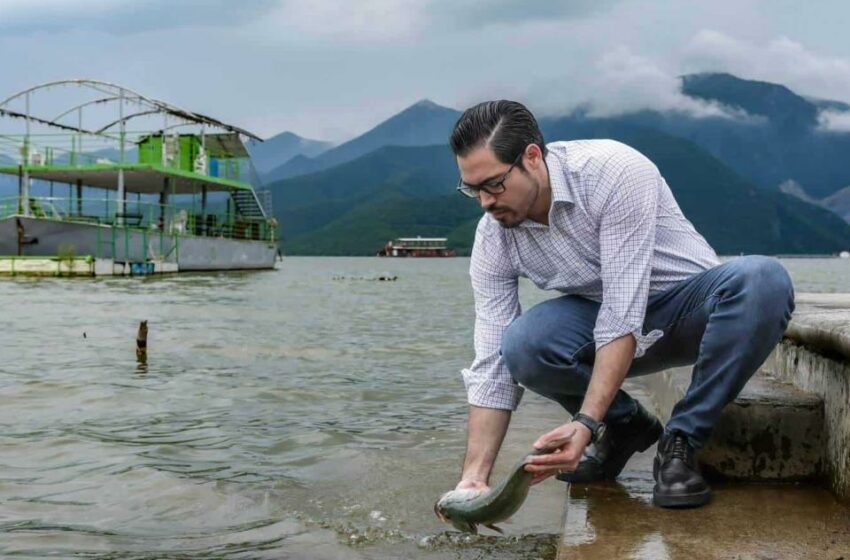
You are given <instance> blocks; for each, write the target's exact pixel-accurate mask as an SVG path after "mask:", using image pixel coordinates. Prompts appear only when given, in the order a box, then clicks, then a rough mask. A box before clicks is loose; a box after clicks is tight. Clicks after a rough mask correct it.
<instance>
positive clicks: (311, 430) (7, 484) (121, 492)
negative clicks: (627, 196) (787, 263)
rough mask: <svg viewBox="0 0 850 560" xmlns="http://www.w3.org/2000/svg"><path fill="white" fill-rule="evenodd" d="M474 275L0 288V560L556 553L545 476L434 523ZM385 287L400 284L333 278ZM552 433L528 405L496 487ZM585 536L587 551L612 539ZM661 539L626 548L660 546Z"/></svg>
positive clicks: (460, 267) (239, 277) (455, 470)
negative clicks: (485, 527) (496, 530)
mask: <svg viewBox="0 0 850 560" xmlns="http://www.w3.org/2000/svg"><path fill="white" fill-rule="evenodd" d="M839 266H844V267H845V268H850V261H838V260H835V261H818V262H814V261H806V262H805V263H802V264H800V265H799V266H798V265H797V264H796V263H795V264H793V266H791V267H790V268H791V270H792V274H793V275H794V276H795V280H797V282H798V290H800V291H805V290H810V291H818V290H819V291H850V286H846V287H841V285H840V283H839V278H842V276H841V274H839V272H840V271H837V268H836V267H839ZM467 267H468V261H467V260H465V259H434V260H393V259H313V258H290V259H286V260H285V261H284V262H283V266H282V268H281V270H278V271H270V272H261V273H228V274H204V275H186V276H174V277H165V278H115V279H96V280H84V279H79V280H53V279H38V280H33V279H30V280H27V279H14V280H5V281H3V282H0V297H2V301H3V302H4V304H5V305H4V311H5V318H6V321H5V328H4V329H2V330H0V348H2V349H3V350H4V360H3V362H2V364H0V504H1V505H0V555H3V556H16V557H33V558H35V557H42V556H45V555H54V556H82V557H90V558H161V557H163V554H162V553H163V552H168V557H169V558H184V557H185V558H189V557H191V558H204V557H208V558H213V557H215V558H221V557H227V558H265V557H267V558H280V557H291V558H398V557H400V556H410V557H426V558H480V557H482V556H486V557H488V558H489V557H493V558H536V557H541V558H552V557H553V556H554V554H555V552H554V550H555V546H556V543H557V538H556V535H557V534H559V533H560V530H561V527H562V524H561V519H560V515H561V511H562V506H563V501H564V486H563V485H561V484H560V483H558V482H556V481H554V480H551V481H547V482H545V483H544V484H542V485H540V486H538V487H535V489H533V490H532V493H531V495H530V497H529V499H528V502H527V505H526V507H525V508H523V509H522V510H521V511H520V512H519V513H518V514H517V515H516V516H515V518H514V519H513V520H512V523H508V524H506V525H505V526H504V527H503V528H504V529H505V530H506V532H507V534H508V536H507V537H506V538H502V537H497V536H495V535H489V536H487V535H483V536H478V537H466V536H459V535H455V534H453V533H451V532H449V531H447V529H448V527H447V526H445V525H442V524H440V523H439V522H438V521H437V520H436V519H435V517H434V515H433V513H432V510H431V507H432V504H433V502H434V500H435V499H436V497H437V496H439V495H440V494H441V493H442V492H443V491H445V490H447V489H448V488H450V487H451V486H453V485H454V483H455V482H456V478H457V476H458V474H459V469H460V461H461V459H462V454H463V449H464V445H465V442H464V435H465V425H464V422H465V418H466V405H465V396H464V394H463V384H462V381H461V377H460V375H459V370H460V369H461V368H463V367H465V366H467V365H468V363H469V361H470V359H471V357H472V350H471V336H472V319H473V309H472V295H471V291H470V289H469V285H468V276H467V273H466V269H467ZM794 267H797V268H796V270H795V268H794ZM845 272H846V271H845ZM384 274H386V275H393V276H397V280H396V281H394V282H368V281H339V280H334V278H335V277H347V278H371V277H375V276H380V275H384ZM843 278H844V279H845V281H847V280H846V279H848V278H850V274H845V275H844V276H843ZM801 283H802V284H803V285H804V286H805V287H804V288H801V287H800V285H801ZM522 295H523V297H522V299H523V303H524V305H526V306H527V305H531V304H533V303H534V302H536V301H539V300H540V299H542V298H543V297H545V295H544V294H541V293H539V292H536V291H534V290H531V289H529V287H528V286H527V285H525V284H524V285H523V294H522ZM141 320H148V325H149V329H150V332H149V335H148V356H147V361H146V363H144V362H142V361H137V359H136V354H135V346H136V342H135V338H136V333H137V329H138V324H139V321H141ZM84 333H85V336H84ZM564 419H565V415H564V413H563V411H561V410H560V409H559V408H558V407H557V406H555V405H554V404H552V403H550V402H548V401H545V400H544V399H541V398H538V397H536V396H535V395H531V394H528V395H527V396H526V398H525V400H524V402H523V405H522V407H521V409H520V411H519V412H518V413H516V414H515V416H514V421H513V423H512V426H511V431H510V433H509V436H508V439H507V441H506V443H505V445H504V447H503V451H502V453H501V461H500V464H499V465H498V466H497V474H496V477H497V478H498V476H499V475H503V474H504V472H505V470H506V469H508V468H510V466H511V465H512V464H513V463H514V462H515V461H516V460H517V459H518V458H519V457H520V455H521V454H522V453H524V452H525V450H527V449H528V447H529V445H530V442H531V441H533V440H534V439H535V438H536V437H537V436H538V435H539V434H540V433H542V432H543V431H546V430H548V429H550V428H552V427H554V426H555V425H557V424H559V423H561V422H562V421H564ZM592 499H593V498H592V497H591V498H588V500H587V503H588V504H590V505H588V506H587V508H586V509H587V511H588V518H589V519H591V521H592V515H591V513H590V512H591V511H592V507H593V506H592V503H593V502H592ZM770 499H774V498H770ZM574 502H575V503H580V502H581V500H578V499H575V500H574ZM624 503H626V501H624ZM641 504H642V505H641ZM638 505H639V506H640V507H642V508H643V509H640V510H638V509H635V508H636V507H637V506H638ZM629 507H631V506H629ZM629 507H626V510H627V511H631V512H632V513H633V514H634V515H640V516H643V517H645V518H646V519H653V517H652V515H654V514H652V513H647V511H650V512H651V511H654V510H651V509H650V508H647V507H645V504H643V502H640V500H638V502H637V505H636V506H634V507H631V509H629ZM574 511H575V512H580V511H581V507H580V506H576V507H575V508H574ZM657 515H660V513H659V514H657ZM656 519H658V518H656ZM622 522H623V523H625V518H623V519H622ZM591 525H592V526H593V527H594V529H593V531H594V533H583V535H584V536H583V537H582V538H583V539H585V540H587V542H596V541H593V539H594V537H593V534H598V532H599V531H604V530H605V529H604V527H605V525H604V523H603V524H601V525H600V524H599V523H598V522H596V521H593V523H591ZM658 531H661V532H660V533H659V532H658ZM663 531H664V529H663V527H661V528H657V530H656V532H655V533H653V532H652V531H649V532H647V533H645V534H644V535H643V537H641V538H640V539H638V542H637V544H634V546H637V547H643V548H642V550H646V551H648V552H646V553H645V554H644V555H645V556H646V555H650V554H651V553H652V551H655V550H661V549H660V548H659V547H662V546H668V547H669V546H671V544H670V542H671V541H670V540H669V539H668V536H667V534H666V533H664V532H663ZM662 534H663V539H662V538H661V537H660V536H659V535H662ZM612 538H613V537H612ZM597 540H598V539H597ZM582 542H584V541H582ZM630 546H631V545H630Z"/></svg>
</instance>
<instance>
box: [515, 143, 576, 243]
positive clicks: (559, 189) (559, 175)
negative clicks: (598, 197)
mask: <svg viewBox="0 0 850 560" xmlns="http://www.w3.org/2000/svg"><path fill="white" fill-rule="evenodd" d="M545 161H546V168H547V169H548V171H549V188H550V190H551V191H552V206H551V207H550V208H549V225H552V213H553V212H554V210H555V207H557V206H560V205H561V204H570V205H571V204H574V203H575V202H574V200H573V196H572V194H571V193H570V188H569V185H567V180H566V173H564V166H563V164H562V163H561V159H560V157H558V155H557V154H555V151H554V150H549V153H548V154H547V155H546V160H545ZM519 226H520V227H529V228H545V227H546V226H545V225H543V224H540V223H537V222H535V221H533V220H529V219H526V220H524V221H523V222H522V223H521V224H519Z"/></svg>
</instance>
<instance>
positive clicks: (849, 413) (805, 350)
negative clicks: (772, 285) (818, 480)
mask: <svg viewBox="0 0 850 560" xmlns="http://www.w3.org/2000/svg"><path fill="white" fill-rule="evenodd" d="M764 367H765V368H767V369H768V370H770V372H771V373H772V374H773V375H775V376H776V377H777V378H778V379H779V380H781V381H785V382H787V383H791V384H793V385H794V386H795V387H797V388H799V389H801V390H803V391H807V392H810V393H812V394H814V395H817V396H819V397H821V398H822V399H823V404H824V471H825V474H826V476H827V479H828V481H829V485H830V488H831V489H832V491H833V492H834V493H835V494H836V496H838V497H839V498H841V499H843V500H850V294H798V296H797V310H796V311H795V312H794V317H793V319H792V321H791V325H790V326H789V329H788V333H787V338H786V340H784V341H782V343H780V344H779V345H778V346H777V347H776V349H775V350H774V351H773V353H772V354H771V355H770V357H769V358H768V359H767V362H766V363H765V366H764Z"/></svg>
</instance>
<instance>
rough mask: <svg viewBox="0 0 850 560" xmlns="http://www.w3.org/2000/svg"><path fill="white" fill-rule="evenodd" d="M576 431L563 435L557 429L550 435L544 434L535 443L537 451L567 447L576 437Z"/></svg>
mask: <svg viewBox="0 0 850 560" xmlns="http://www.w3.org/2000/svg"><path fill="white" fill-rule="evenodd" d="M575 433H576V431H575V429H573V430H571V431H570V432H568V433H566V434H565V433H563V432H562V431H561V429H560V428H556V429H554V430H552V431H551V432H549V433H548V434H543V435H542V436H540V437H539V438H537V441H535V442H534V448H535V449H557V448H559V447H562V446H564V445H566V444H567V443H568V442H569V441H570V440H571V439H572V438H573V436H574V435H575Z"/></svg>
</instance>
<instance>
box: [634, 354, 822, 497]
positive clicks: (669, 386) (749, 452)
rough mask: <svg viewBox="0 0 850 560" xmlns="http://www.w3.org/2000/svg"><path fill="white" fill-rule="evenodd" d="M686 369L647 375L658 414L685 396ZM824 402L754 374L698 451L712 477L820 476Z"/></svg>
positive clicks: (779, 478) (667, 411)
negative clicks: (706, 442)
mask: <svg viewBox="0 0 850 560" xmlns="http://www.w3.org/2000/svg"><path fill="white" fill-rule="evenodd" d="M690 381H691V368H690V367H682V368H675V369H671V370H668V371H665V372H662V373H660V374H658V375H655V376H650V377H649V378H648V379H647V382H648V384H649V385H650V386H651V387H652V392H653V396H654V397H655V401H656V405H657V407H658V409H659V410H660V411H661V412H662V414H663V415H665V416H669V414H670V411H671V410H672V409H673V406H674V405H675V403H676V402H678V401H679V399H681V398H682V396H684V394H685V391H687V389H688V385H690ZM823 424H824V412H823V402H822V400H821V398H820V397H818V396H816V395H811V394H808V393H805V392H803V391H801V390H799V389H797V388H795V387H794V386H792V385H790V384H786V383H780V382H778V381H777V380H776V379H774V378H772V377H771V376H768V375H767V374H766V373H764V372H760V373H758V374H756V375H755V376H754V377H753V378H752V379H751V380H750V382H749V383H747V386H746V387H744V390H743V391H741V394H740V395H738V398H737V399H735V401H734V402H732V403H730V404H729V405H728V406H727V407H726V409H724V411H723V415H722V416H721V417H720V421H719V422H718V423H717V426H716V427H715V429H714V431H713V432H712V435H711V439H710V440H709V442H708V444H707V445H706V446H705V447H704V448H703V449H702V450H700V452H699V455H698V457H699V461H700V464H701V465H702V468H703V471H704V473H705V475H706V476H707V477H709V478H712V479H715V480H716V479H733V480H756V481H763V482H767V481H772V482H776V481H797V480H807V479H815V478H820V477H822V476H823V473H824V458H823V431H824V430H823Z"/></svg>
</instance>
